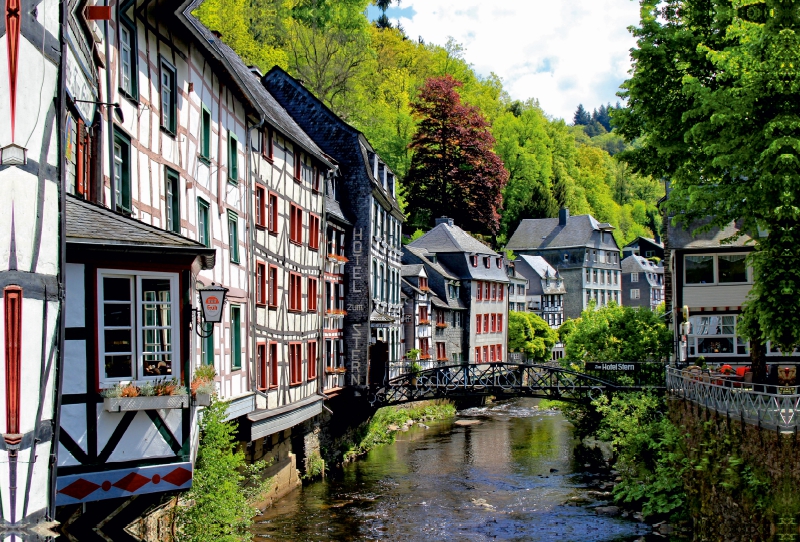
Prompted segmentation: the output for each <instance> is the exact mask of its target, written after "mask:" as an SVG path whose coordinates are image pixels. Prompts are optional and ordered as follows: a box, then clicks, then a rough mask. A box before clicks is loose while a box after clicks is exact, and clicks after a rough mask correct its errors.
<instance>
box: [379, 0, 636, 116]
mask: <svg viewBox="0 0 800 542" xmlns="http://www.w3.org/2000/svg"><path fill="white" fill-rule="evenodd" d="M379 14H380V10H378V9H377V8H376V7H374V6H371V7H370V8H369V17H370V19H375V18H376V17H377V16H378V15H379ZM387 15H388V16H389V17H390V18H391V19H393V20H395V21H399V22H400V24H402V25H403V28H404V29H405V31H406V34H408V36H409V37H410V38H412V39H416V38H417V37H418V36H421V37H422V38H423V39H424V40H425V41H426V42H429V43H437V44H444V43H445V42H446V41H447V38H448V37H450V36H452V37H453V38H455V40H456V41H458V42H460V43H461V44H462V45H463V46H464V48H465V55H464V56H465V58H466V60H467V62H469V63H471V64H472V65H473V66H474V67H475V70H476V71H477V72H478V73H480V74H482V75H488V74H489V73H491V72H494V73H496V74H497V75H498V76H500V77H501V78H502V79H503V85H504V87H505V89H506V90H507V91H508V92H509V94H511V96H512V98H514V99H519V100H525V99H528V98H536V99H538V100H539V104H540V105H541V107H542V109H544V111H545V113H547V114H548V115H550V116H552V117H561V118H564V119H565V120H567V121H571V120H572V115H573V113H574V111H575V108H576V107H577V106H578V104H579V103H582V104H583V105H584V107H586V108H587V109H588V110H590V111H591V110H592V109H594V108H595V107H598V106H599V105H601V104H606V103H609V102H610V103H612V104H613V103H615V102H616V101H617V100H618V99H619V98H617V96H616V92H617V90H618V87H619V85H620V84H621V83H622V82H623V81H624V80H625V79H626V78H627V77H628V74H627V72H628V70H629V69H630V56H629V50H630V48H631V47H633V46H634V45H635V41H634V39H633V37H632V36H631V35H630V33H629V32H628V30H627V28H628V26H631V25H636V24H637V23H638V20H639V3H638V2H637V1H635V0H502V1H501V2H497V1H486V0H459V1H458V2H455V1H452V0H402V3H401V4H400V6H399V7H397V6H392V7H391V8H390V9H389V10H388V11H387Z"/></svg>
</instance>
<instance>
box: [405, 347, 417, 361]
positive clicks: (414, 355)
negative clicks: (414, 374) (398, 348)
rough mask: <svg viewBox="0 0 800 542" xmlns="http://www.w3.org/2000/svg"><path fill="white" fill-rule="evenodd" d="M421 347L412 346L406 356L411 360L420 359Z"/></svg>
mask: <svg viewBox="0 0 800 542" xmlns="http://www.w3.org/2000/svg"><path fill="white" fill-rule="evenodd" d="M419 352H420V350H419V348H412V349H411V350H406V358H407V359H410V360H412V361H413V360H416V359H419Z"/></svg>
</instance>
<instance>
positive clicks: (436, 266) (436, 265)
mask: <svg viewBox="0 0 800 542" xmlns="http://www.w3.org/2000/svg"><path fill="white" fill-rule="evenodd" d="M403 250H404V251H405V252H409V253H411V254H413V255H415V256H416V257H418V258H419V259H420V260H421V261H422V262H424V264H425V265H426V266H427V267H429V268H431V269H433V270H434V271H435V272H436V273H438V274H439V275H441V276H442V277H444V278H445V279H446V280H458V277H457V276H456V275H455V274H453V273H452V272H451V271H450V270H449V269H447V268H446V267H445V266H444V265H442V264H441V263H440V262H438V261H436V262H434V261H433V260H431V256H433V254H431V253H430V252H428V251H427V250H426V249H424V248H419V247H412V246H410V245H406V246H405V247H403Z"/></svg>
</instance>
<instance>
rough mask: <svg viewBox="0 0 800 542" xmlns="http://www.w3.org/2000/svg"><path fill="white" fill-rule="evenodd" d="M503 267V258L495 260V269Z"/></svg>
mask: <svg viewBox="0 0 800 542" xmlns="http://www.w3.org/2000/svg"><path fill="white" fill-rule="evenodd" d="M502 265H503V258H497V268H498V269H500V268H501V266H502Z"/></svg>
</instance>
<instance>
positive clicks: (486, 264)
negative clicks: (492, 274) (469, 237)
mask: <svg viewBox="0 0 800 542" xmlns="http://www.w3.org/2000/svg"><path fill="white" fill-rule="evenodd" d="M490 259H491V258H489V256H484V257H483V266H484V267H485V268H486V269H489V268H491V266H492V264H491V262H490Z"/></svg>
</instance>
